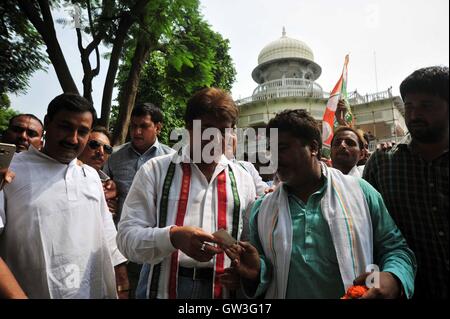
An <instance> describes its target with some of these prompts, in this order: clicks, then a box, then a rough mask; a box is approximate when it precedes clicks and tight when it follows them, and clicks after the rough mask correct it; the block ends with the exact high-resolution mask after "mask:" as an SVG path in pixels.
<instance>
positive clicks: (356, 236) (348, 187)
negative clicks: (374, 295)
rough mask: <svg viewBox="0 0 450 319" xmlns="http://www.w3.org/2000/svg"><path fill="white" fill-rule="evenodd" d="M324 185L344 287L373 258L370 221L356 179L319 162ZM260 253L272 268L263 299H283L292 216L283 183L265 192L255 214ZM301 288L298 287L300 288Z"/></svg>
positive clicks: (325, 211) (323, 207) (327, 216)
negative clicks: (270, 191)
mask: <svg viewBox="0 0 450 319" xmlns="http://www.w3.org/2000/svg"><path fill="white" fill-rule="evenodd" d="M322 171H323V174H324V175H325V177H326V178H327V188H326V191H325V194H324V196H323V198H322V200H321V210H322V214H323V217H324V218H325V220H326V221H327V223H328V225H329V227H330V232H331V237H332V239H333V245H334V248H335V251H336V257H337V260H338V264H339V270H340V273H341V277H342V282H343V284H344V288H345V289H347V288H348V287H349V286H351V285H352V284H353V280H354V279H355V278H356V277H358V276H359V275H361V274H363V273H364V272H365V269H366V267H367V266H368V265H370V264H372V261H373V231H372V220H371V217H370V211H369V207H368V204H367V202H366V200H365V196H364V194H363V192H362V190H361V187H360V186H359V182H358V179H356V178H354V177H352V176H347V175H344V174H342V173H341V172H340V171H338V170H336V169H333V168H329V167H327V166H326V165H322ZM257 218H258V219H257V224H258V234H259V239H260V241H261V244H262V247H263V250H264V255H265V256H266V257H267V258H268V259H269V260H270V262H271V263H272V265H273V268H274V271H273V274H272V281H271V283H270V285H269V288H268V290H267V292H266V298H285V297H286V290H287V283H288V277H289V267H290V260H291V251H292V219H291V213H290V210H289V201H288V196H287V193H286V191H285V190H284V187H283V185H281V186H280V187H278V188H277V189H276V190H275V191H274V192H273V193H271V194H268V195H267V196H266V197H265V198H264V200H263V202H262V203H261V207H260V210H259V214H258V217H257ZM300 289H301V287H300Z"/></svg>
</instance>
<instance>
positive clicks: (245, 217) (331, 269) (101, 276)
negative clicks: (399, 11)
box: [0, 66, 449, 299]
mask: <svg viewBox="0 0 450 319" xmlns="http://www.w3.org/2000/svg"><path fill="white" fill-rule="evenodd" d="M448 76H449V70H448V67H440V66H439V67H427V68H423V69H420V70H416V71H415V72H413V73H412V74H411V75H409V76H408V77H407V78H406V79H405V80H404V81H403V82H402V83H401V85H400V93H401V96H402V99H403V101H404V105H405V121H406V125H407V127H408V130H409V134H408V135H407V138H405V139H404V141H402V142H399V143H396V144H395V145H392V144H391V145H390V147H387V146H386V147H384V148H383V147H380V149H378V150H376V151H375V152H373V153H370V152H369V150H368V143H369V136H370V132H368V133H369V134H368V133H365V132H362V131H361V130H357V129H354V128H353V127H350V126H342V127H340V128H338V129H337V130H335V132H334V136H333V140H332V142H331V158H330V159H329V160H324V159H323V158H322V155H321V154H322V152H321V150H322V138H321V131H320V126H319V123H318V122H317V121H316V120H315V119H314V118H313V117H312V116H311V115H310V114H308V112H306V111H305V110H285V111H282V112H280V113H278V114H277V115H276V116H275V117H274V118H272V119H271V120H270V121H269V123H268V125H267V129H268V130H267V132H268V135H267V138H268V140H269V141H271V142H272V139H276V143H277V144H276V145H278V149H277V155H278V161H277V163H278V165H277V168H276V172H274V174H273V175H272V176H271V177H270V180H267V178H266V177H267V176H266V175H265V176H264V179H265V180H263V179H262V177H261V176H260V175H259V174H258V171H257V170H256V169H255V166H253V164H252V163H249V162H246V161H241V160H239V159H237V158H236V156H235V155H236V143H237V139H236V135H235V133H233V132H234V131H233V129H234V128H235V127H236V125H237V120H238V108H237V107H236V105H235V103H234V101H233V99H232V98H231V96H230V95H229V94H228V93H227V92H225V91H223V90H220V89H217V88H205V89H202V90H200V91H198V92H196V93H195V94H194V95H193V96H192V98H191V99H190V100H189V101H188V103H187V105H186V112H185V116H184V120H185V128H186V131H187V132H188V133H189V134H188V135H187V136H188V140H187V141H186V143H185V145H184V146H183V147H181V148H179V149H172V148H170V147H169V146H167V145H164V144H162V143H160V142H159V141H158V135H159V134H160V132H161V129H162V125H163V113H162V111H161V109H160V108H158V107H157V106H155V105H153V104H151V103H143V104H138V105H136V106H135V108H134V109H133V111H132V114H131V120H130V134H129V138H130V141H129V142H128V143H125V144H123V145H119V146H117V147H114V148H113V147H112V145H111V138H110V135H109V132H108V130H107V129H106V128H105V127H101V126H96V125H95V120H96V117H97V116H96V112H95V109H94V108H93V106H92V104H91V103H90V102H88V101H87V100H86V99H84V98H83V97H81V96H79V95H76V94H70V93H65V94H61V95H59V96H57V97H55V98H54V99H53V100H52V101H51V102H50V104H49V105H48V109H47V114H46V116H45V118H44V123H42V122H41V121H40V120H39V119H38V118H37V117H35V116H34V115H32V114H20V115H17V116H15V117H13V118H11V119H10V122H9V126H8V129H7V130H6V131H5V132H4V134H3V136H2V142H3V143H10V144H15V145H16V150H17V153H16V154H15V155H14V158H13V160H12V163H11V165H10V167H9V169H8V170H6V169H2V170H1V177H2V178H3V179H5V181H6V183H5V186H4V187H3V189H2V190H1V191H0V297H2V298H123V299H125V298H164V299H165V298H180V299H190V298H283V299H284V298H331V299H334V298H340V297H342V296H343V295H344V294H345V292H346V291H347V289H348V288H349V287H351V286H353V285H363V286H364V285H365V286H366V287H367V288H368V289H367V291H366V292H365V293H364V294H363V295H362V298H367V299H369V298H408V299H410V298H448V285H447V283H448V274H449V255H448V243H449V238H448V233H449V227H448V211H449V207H448V206H449V195H448V181H449V168H448V137H449V118H448V115H449V109H448V95H449V94H448V93H449V79H448ZM197 123H200V133H201V134H200V136H202V135H203V137H204V136H205V134H206V133H207V132H208V129H211V128H213V129H214V130H215V132H216V134H213V135H211V136H209V138H196V136H198V135H197V133H196V132H195V130H196V127H197V126H196V124H197ZM270 129H277V132H278V134H275V135H274V136H273V135H271V134H270V133H269V132H273V130H270ZM44 132H45V134H44ZM202 133H203V134H202ZM206 135H208V134H206ZM274 142H275V141H274ZM211 145H212V146H214V148H212V147H211ZM271 145H273V144H272V143H271ZM216 149H218V150H219V151H216ZM196 152H197V153H198V152H200V154H201V155H202V156H200V157H199V160H197V159H196V158H197V153H196ZM224 233H225V234H224ZM369 279H370V280H369Z"/></svg>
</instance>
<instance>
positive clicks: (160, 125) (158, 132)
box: [156, 122, 163, 135]
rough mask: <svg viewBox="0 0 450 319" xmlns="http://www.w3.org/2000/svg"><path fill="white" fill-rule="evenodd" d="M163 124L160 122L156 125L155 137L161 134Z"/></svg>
mask: <svg viewBox="0 0 450 319" xmlns="http://www.w3.org/2000/svg"><path fill="white" fill-rule="evenodd" d="M162 127H163V124H162V123H161V122H159V123H156V135H159V134H160V133H161V130H162Z"/></svg>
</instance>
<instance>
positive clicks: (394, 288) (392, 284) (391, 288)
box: [353, 272, 403, 299]
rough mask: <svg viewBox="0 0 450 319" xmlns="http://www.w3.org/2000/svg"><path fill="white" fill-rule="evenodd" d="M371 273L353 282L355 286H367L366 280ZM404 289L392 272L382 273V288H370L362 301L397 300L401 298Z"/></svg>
mask: <svg viewBox="0 0 450 319" xmlns="http://www.w3.org/2000/svg"><path fill="white" fill-rule="evenodd" d="M370 274H371V273H365V274H362V275H361V276H359V277H358V278H356V279H355V280H354V281H353V284H354V285H365V284H366V278H367V276H369V275H370ZM402 289H403V287H402V286H401V283H400V281H399V280H398V279H396V277H395V276H394V275H393V274H391V273H390V272H380V287H379V288H370V289H369V290H368V291H367V292H366V293H365V294H364V295H363V296H362V297H361V299H395V298H400V296H401V294H402Z"/></svg>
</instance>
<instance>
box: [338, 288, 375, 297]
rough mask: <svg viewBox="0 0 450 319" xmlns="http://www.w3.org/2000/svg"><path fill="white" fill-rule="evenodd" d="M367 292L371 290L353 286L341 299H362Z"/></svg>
mask: <svg viewBox="0 0 450 319" xmlns="http://www.w3.org/2000/svg"><path fill="white" fill-rule="evenodd" d="M367 290H369V288H367V287H366V286H351V287H349V288H348V289H347V293H346V294H345V295H344V296H343V297H342V298H341V299H358V298H361V297H362V296H363V295H364V294H365V293H366V291H367Z"/></svg>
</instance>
